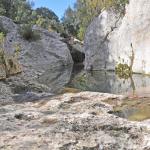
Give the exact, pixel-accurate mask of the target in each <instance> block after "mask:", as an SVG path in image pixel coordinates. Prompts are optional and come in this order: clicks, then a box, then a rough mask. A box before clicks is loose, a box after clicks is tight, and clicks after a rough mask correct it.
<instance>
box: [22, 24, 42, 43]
mask: <svg viewBox="0 0 150 150" xmlns="http://www.w3.org/2000/svg"><path fill="white" fill-rule="evenodd" d="M20 35H21V36H22V37H23V38H24V39H25V40H27V41H36V40H39V39H40V34H38V33H37V32H36V31H34V30H33V29H32V26H31V25H23V26H22V27H21V28H20Z"/></svg>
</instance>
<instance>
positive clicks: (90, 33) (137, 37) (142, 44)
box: [85, 0, 150, 74]
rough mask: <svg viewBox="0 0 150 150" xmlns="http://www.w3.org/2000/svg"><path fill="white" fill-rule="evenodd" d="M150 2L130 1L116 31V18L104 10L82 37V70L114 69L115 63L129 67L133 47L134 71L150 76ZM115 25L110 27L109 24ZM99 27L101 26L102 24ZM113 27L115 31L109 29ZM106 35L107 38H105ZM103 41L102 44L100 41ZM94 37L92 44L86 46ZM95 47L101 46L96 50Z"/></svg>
mask: <svg viewBox="0 0 150 150" xmlns="http://www.w3.org/2000/svg"><path fill="white" fill-rule="evenodd" d="M149 13H150V1H149V0H138V1H137V0H130V3H129V5H127V6H126V14H125V16H124V18H123V19H122V22H121V24H120V25H119V26H118V27H117V28H115V27H116V26H115V24H116V23H117V22H118V20H117V18H111V19H109V18H110V17H111V16H112V12H110V11H107V12H106V11H104V12H102V14H100V16H99V18H97V19H96V21H97V24H99V25H97V26H96V28H94V27H93V28H92V26H94V25H95V23H96V21H93V22H92V23H91V25H90V26H89V28H88V29H87V34H86V38H85V53H86V62H85V69H89V68H90V69H93V70H99V69H107V70H114V68H115V66H116V65H117V64H118V63H126V64H128V65H130V63H131V56H132V48H131V43H132V45H133V50H134V55H135V58H134V64H133V71H134V72H137V73H146V74H149V73H150V67H149V66H150V59H149V57H150V15H149ZM112 20H113V22H115V23H113V24H111V22H112ZM101 24H102V25H101ZM109 28H113V29H114V30H110V29H109ZM108 29H109V30H108ZM107 34H108V35H107ZM106 36H107V38H105V41H104V42H103V43H101V42H100V41H101V39H104V37H106ZM91 38H94V39H93V40H95V43H91V44H90V45H89V44H87V43H89V42H90V41H91ZM95 44H97V45H99V46H100V47H97V48H96V47H95Z"/></svg>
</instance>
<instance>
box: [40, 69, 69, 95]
mask: <svg viewBox="0 0 150 150" xmlns="http://www.w3.org/2000/svg"><path fill="white" fill-rule="evenodd" d="M71 73H72V67H65V68H59V69H53V70H52V69H50V70H47V71H45V72H44V73H43V74H42V75H41V76H39V77H38V82H39V83H41V84H45V85H47V86H48V87H49V88H50V92H51V93H61V91H62V89H63V87H64V86H65V85H66V84H67V83H68V82H69V81H70V78H71Z"/></svg>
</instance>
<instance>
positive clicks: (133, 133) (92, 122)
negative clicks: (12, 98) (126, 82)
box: [0, 92, 150, 150]
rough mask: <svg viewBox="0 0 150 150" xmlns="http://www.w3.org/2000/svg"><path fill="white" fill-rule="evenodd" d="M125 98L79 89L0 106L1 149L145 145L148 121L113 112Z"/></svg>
mask: <svg viewBox="0 0 150 150" xmlns="http://www.w3.org/2000/svg"><path fill="white" fill-rule="evenodd" d="M124 98H125V97H124V96H116V95H112V94H103V93H97V92H81V93H74V94H73V93H68V94H63V95H58V96H54V97H50V98H46V99H43V100H41V101H37V102H26V103H21V104H19V103H18V104H11V105H4V106H1V107H0V115H1V117H0V133H1V134H0V139H1V140H0V149H1V150H5V149H7V150H9V149H10V150H12V149H15V150H22V149H23V150H31V149H39V150H48V149H50V150H125V149H127V150H129V149H130V150H149V149H150V120H145V121H141V122H134V121H128V120H126V119H123V118H120V117H118V116H116V115H114V114H113V113H111V112H112V111H113V107H114V106H115V105H116V104H117V105H119V104H120V105H121V104H122V103H123V102H124ZM110 100H111V101H115V102H116V103H109V101H110Z"/></svg>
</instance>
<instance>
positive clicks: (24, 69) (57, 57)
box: [0, 16, 73, 100]
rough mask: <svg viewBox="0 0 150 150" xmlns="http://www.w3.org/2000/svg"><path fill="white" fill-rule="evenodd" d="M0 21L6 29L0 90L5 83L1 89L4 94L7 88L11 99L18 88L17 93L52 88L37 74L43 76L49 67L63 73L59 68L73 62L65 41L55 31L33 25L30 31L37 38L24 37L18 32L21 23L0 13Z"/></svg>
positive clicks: (66, 78) (65, 76)
mask: <svg viewBox="0 0 150 150" xmlns="http://www.w3.org/2000/svg"><path fill="white" fill-rule="evenodd" d="M0 22H1V26H3V28H4V29H5V30H6V31H7V34H6V37H5V42H4V46H3V49H4V55H5V57H6V62H5V63H4V64H5V65H3V64H1V67H0V70H1V72H0V76H1V79H5V81H1V82H0V91H3V89H5V88H6V89H7V87H9V90H5V92H3V93H5V95H7V91H9V92H8V95H10V99H12V96H13V94H18V93H20V92H19V91H20V88H21V93H24V94H25V93H27V92H35V93H42V92H48V93H49V92H52V88H51V86H50V85H49V84H50V83H49V81H48V82H47V84H46V83H44V82H41V81H40V80H41V77H42V78H43V77H45V73H46V72H48V71H49V70H53V72H58V74H60V72H61V73H62V74H63V71H62V68H66V67H67V66H71V67H72V64H73V61H72V57H71V55H70V51H69V49H68V47H67V45H66V44H65V43H64V42H62V39H61V37H60V36H59V34H57V33H55V32H48V31H47V30H44V29H41V28H39V27H36V26H35V27H33V31H34V32H36V33H38V35H39V36H40V38H39V39H38V40H33V41H28V40H25V39H24V38H23V36H21V34H20V28H21V27H20V26H18V25H16V24H15V23H13V21H12V20H11V19H9V18H6V17H2V16H1V17H0ZM16 51H17V52H16ZM10 62H13V64H15V67H12V66H11V63H10ZM16 64H17V65H16ZM69 68H70V67H69ZM69 70H71V69H69ZM8 71H9V72H8ZM49 72H50V71H49ZM69 72H71V71H69ZM18 73H20V74H18ZM7 74H8V75H7ZM12 75H15V76H12ZM59 76H61V75H59ZM8 77H9V78H8ZM69 79H70V73H68V75H64V81H65V83H66V82H67V81H68V80H69ZM42 80H46V79H42ZM55 80H57V77H56V78H55V79H53V82H54V81H55ZM65 83H64V84H65ZM1 85H3V86H1ZM31 85H32V86H31ZM4 86H5V87H4ZM2 88H3V89H2ZM14 88H15V89H18V93H17V90H15V93H14V90H13V89H14ZM3 93H1V95H0V99H1V97H2V98H4V96H3ZM10 93H11V94H10ZM8 99H9V98H8V97H7V100H8Z"/></svg>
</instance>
